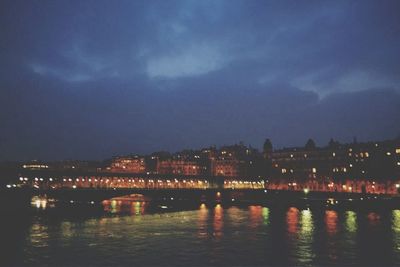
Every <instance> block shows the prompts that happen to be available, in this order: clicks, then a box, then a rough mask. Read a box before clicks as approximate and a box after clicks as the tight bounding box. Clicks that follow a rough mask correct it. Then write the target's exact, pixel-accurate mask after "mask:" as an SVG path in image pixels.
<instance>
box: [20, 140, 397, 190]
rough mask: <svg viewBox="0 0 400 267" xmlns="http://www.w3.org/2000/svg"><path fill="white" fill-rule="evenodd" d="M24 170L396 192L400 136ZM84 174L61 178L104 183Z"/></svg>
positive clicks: (151, 182) (118, 179)
mask: <svg viewBox="0 0 400 267" xmlns="http://www.w3.org/2000/svg"><path fill="white" fill-rule="evenodd" d="M21 169H23V170H27V171H29V170H32V171H45V172H46V171H68V172H70V173H73V172H76V173H78V172H81V173H82V172H85V171H86V172H90V175H98V176H101V175H103V174H104V175H107V177H106V178H104V179H103V180H101V179H98V181H99V183H101V182H104V185H106V186H111V185H112V186H115V187H118V186H128V185H129V186H130V185H132V186H141V185H145V186H152V187H154V186H165V185H166V186H173V187H178V188H180V187H182V186H188V185H190V186H201V187H204V186H205V185H206V183H205V181H207V180H208V181H213V183H217V184H218V183H219V184H223V185H224V187H228V188H240V187H253V186H254V185H257V186H258V185H261V184H262V185H263V187H265V188H269V189H285V190H322V191H345V192H375V193H381V192H382V193H388V192H391V193H395V192H396V190H399V189H400V140H399V139H394V140H388V141H380V142H365V143H359V142H356V141H354V142H352V143H349V144H340V143H339V142H337V141H334V140H331V141H330V142H329V143H328V144H327V145H326V146H321V147H318V146H316V145H315V143H314V142H313V140H311V139H310V140H308V141H307V142H306V144H305V145H304V146H301V147H291V148H281V149H274V148H273V145H272V142H271V141H270V140H268V139H267V140H266V142H265V144H264V146H263V150H262V152H259V151H258V150H257V149H254V148H252V147H250V146H246V145H244V144H242V143H240V144H236V145H231V146H223V147H220V148H216V147H209V148H204V149H201V150H184V151H180V152H177V153H174V154H170V153H167V152H156V153H153V154H151V155H142V156H139V155H133V156H132V155H128V156H118V157H114V158H112V159H111V160H108V161H105V162H101V163H98V165H97V166H95V164H93V162H79V161H65V162H33V163H32V162H30V163H25V164H22V165H21ZM96 173H97V174H96ZM85 175H86V174H85ZM85 175H83V176H81V177H80V178H75V179H73V178H72V179H71V181H70V179H69V178H68V177H66V178H63V180H62V181H64V180H66V182H72V183H75V184H76V182H77V181H79V182H80V183H82V181H85V182H86V183H88V182H89V183H91V184H90V186H103V184H97V183H94V182H96V181H95V178H94V176H93V177H92V178H91V181H89V178H88V177H86V178H84V177H85ZM87 175H89V174H87ZM87 175H86V176H87ZM110 175H111V176H110ZM135 175H136V176H137V177H136V176H135ZM124 177H125V178H124ZM133 177H136V178H133ZM83 179H85V180H83ZM107 181H109V182H107ZM39 182H40V180H39ZM107 183H108V184H107ZM76 186H80V184H76ZM206 186H208V185H206Z"/></svg>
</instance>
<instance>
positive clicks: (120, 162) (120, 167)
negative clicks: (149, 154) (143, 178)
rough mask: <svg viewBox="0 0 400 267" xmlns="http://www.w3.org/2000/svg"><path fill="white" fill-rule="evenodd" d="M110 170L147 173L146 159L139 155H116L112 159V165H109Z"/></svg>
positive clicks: (108, 169)
mask: <svg viewBox="0 0 400 267" xmlns="http://www.w3.org/2000/svg"><path fill="white" fill-rule="evenodd" d="M107 171H110V172H129V173H145V172H146V162H145V159H144V158H142V157H138V156H128V157H116V158H114V159H113V160H112V162H111V165H110V166H109V167H107Z"/></svg>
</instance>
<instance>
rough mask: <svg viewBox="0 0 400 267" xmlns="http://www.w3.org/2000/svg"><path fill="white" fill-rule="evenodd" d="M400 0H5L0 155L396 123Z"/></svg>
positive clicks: (387, 133) (385, 135)
mask: <svg viewBox="0 0 400 267" xmlns="http://www.w3.org/2000/svg"><path fill="white" fill-rule="evenodd" d="M399 82H400V1H397V0H394V1H375V0H374V1H367V0H362V1H361V0H360V1H297V0H296V1H249V0H244V1H235V0H227V1H204V0H201V1H188V0H185V1H165V0H162V1H121V0H119V1H99V0H96V1H86V0H85V1H64V2H63V1H38V0H36V1H35V0H32V1H30V0H27V1H15V0H12V1H4V0H2V1H1V2H0V93H1V96H0V160H27V159H43V160H56V159H104V158H109V157H111V156H113V155H122V154H129V153H149V152H153V151H161V150H167V151H170V152H175V151H178V150H181V149H184V148H194V149H196V148H201V147H206V146H210V145H217V146H220V145H224V144H233V143H238V142H240V141H243V142H244V143H245V144H246V145H247V144H251V145H252V146H253V147H256V148H259V149H261V147H262V144H263V142H264V140H265V138H267V137H268V138H270V139H271V140H272V143H273V145H274V147H284V146H299V145H301V146H302V145H304V144H305V143H306V141H307V139H308V138H313V139H314V140H315V142H316V144H317V145H320V146H322V145H326V144H327V143H328V141H329V139H330V138H331V137H333V138H335V139H337V140H339V141H341V142H351V141H352V140H353V137H354V136H356V137H357V140H358V141H368V140H383V139H392V138H395V137H397V136H399V134H400V83H399Z"/></svg>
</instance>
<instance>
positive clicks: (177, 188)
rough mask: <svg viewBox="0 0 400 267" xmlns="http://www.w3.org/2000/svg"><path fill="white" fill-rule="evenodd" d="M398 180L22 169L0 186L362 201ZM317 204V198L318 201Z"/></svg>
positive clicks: (95, 196)
mask: <svg viewBox="0 0 400 267" xmlns="http://www.w3.org/2000/svg"><path fill="white" fill-rule="evenodd" d="M399 187H400V186H399V184H398V183H395V182H390V183H389V182H386V183H379V182H375V181H354V180H351V181H338V182H333V181H329V180H328V181H327V180H323V179H321V180H318V181H317V180H312V181H304V182H299V181H297V182H294V181H282V180H281V181H269V180H268V179H265V178H264V179H263V178H261V177H257V178H253V179H246V178H239V177H235V178H233V177H230V178H227V177H207V176H179V175H158V174H150V173H149V174H147V173H146V174H134V173H100V172H76V171H69V172H60V171H49V170H39V171H38V170H24V171H21V172H19V173H18V174H17V175H16V177H15V179H13V181H11V182H10V183H9V184H7V185H6V188H2V189H1V191H2V192H0V193H1V195H2V197H1V198H2V199H5V201H6V199H7V198H12V199H14V200H15V199H18V201H21V202H25V203H26V201H30V199H31V198H32V197H33V196H35V195H41V196H46V197H47V198H52V199H57V200H58V201H60V202H64V203H68V202H76V203H78V202H79V203H99V202H101V201H103V200H107V199H111V198H115V197H121V196H126V195H131V194H142V195H144V196H146V197H147V198H149V199H151V200H152V201H155V202H162V203H167V204H173V203H177V202H178V201H179V202H180V203H194V204H200V203H244V202H246V203H248V202H253V203H261V202H264V201H275V202H282V201H292V202H296V203H299V201H302V200H304V199H306V200H310V199H318V200H323V201H324V203H325V201H326V200H327V199H336V200H337V199H341V200H353V199H357V200H363V199H367V198H373V199H376V198H382V197H395V198H396V199H398V198H397V197H396V196H398V195H399V194H398V193H399ZM321 203H322V202H321Z"/></svg>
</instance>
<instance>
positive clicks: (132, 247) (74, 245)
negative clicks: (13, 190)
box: [0, 203, 400, 266]
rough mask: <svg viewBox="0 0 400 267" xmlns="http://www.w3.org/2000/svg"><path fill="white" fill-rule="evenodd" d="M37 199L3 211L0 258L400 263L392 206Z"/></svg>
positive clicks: (26, 261)
mask: <svg viewBox="0 0 400 267" xmlns="http://www.w3.org/2000/svg"><path fill="white" fill-rule="evenodd" d="M37 208H38V212H34V213H33V214H31V215H29V216H25V217H23V218H18V220H16V217H13V216H11V215H10V216H5V217H3V218H2V227H1V229H2V232H1V237H2V238H1V241H0V244H1V246H2V249H1V261H0V263H1V264H2V265H5V266H22V265H24V266H26V265H40V266H127V265H129V266H222V265H224V266H275V265H289V266H327V265H336V266H366V265H372V266H395V265H400V210H385V209H382V210H381V211H370V210H359V211H357V210H353V211H352V210H337V211H335V210H320V209H318V210H316V209H299V208H296V207H284V206H270V207H268V206H257V205H253V206H248V207H235V206H230V207H223V206H221V205H216V206H211V207H206V206H205V205H202V206H200V207H197V208H196V209H194V210H181V211H179V210H178V211H168V210H167V211H164V210H163V209H162V208H160V207H159V209H153V210H151V209H149V208H148V207H147V205H142V203H131V205H125V206H121V205H119V203H113V204H112V203H109V205H108V206H107V207H106V210H107V211H106V212H93V213H91V214H89V212H88V214H87V215H84V216H72V215H71V214H74V212H71V210H69V211H65V210H63V209H58V208H53V213H51V212H50V213H49V212H48V210H49V206H48V205H47V208H46V205H45V207H43V206H41V205H38V207H37ZM43 209H47V210H45V211H43ZM57 209H58V211H56V212H55V211H54V210H57ZM73 209H74V208H73ZM85 209H88V211H90V209H95V208H85ZM81 211H82V210H81ZM84 213H85V212H84Z"/></svg>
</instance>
